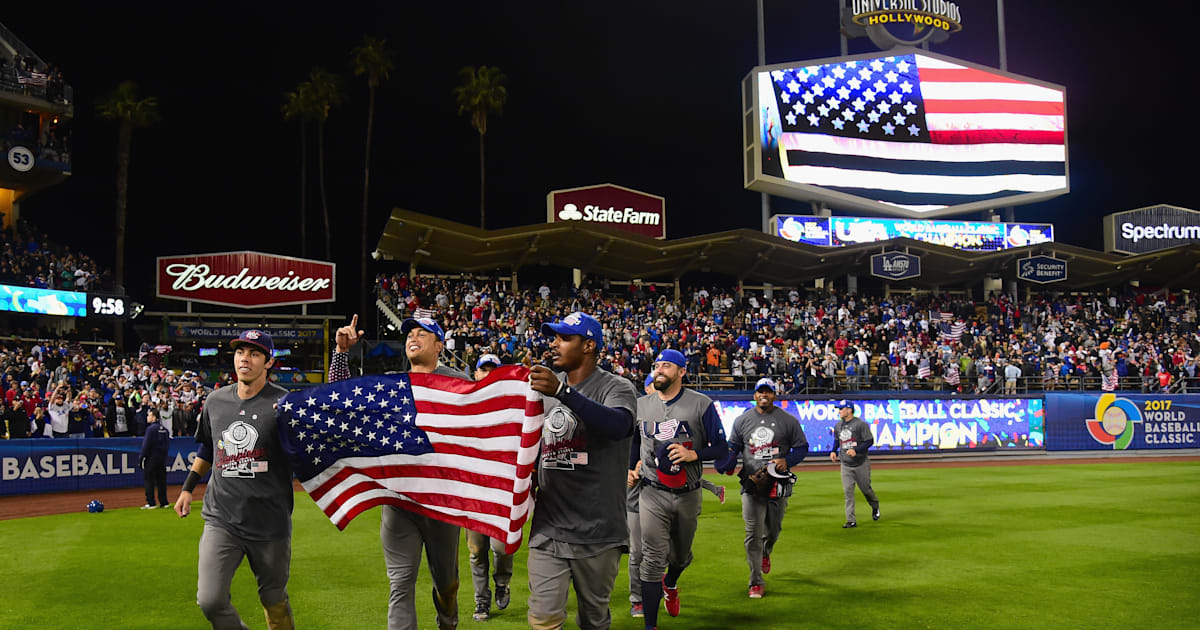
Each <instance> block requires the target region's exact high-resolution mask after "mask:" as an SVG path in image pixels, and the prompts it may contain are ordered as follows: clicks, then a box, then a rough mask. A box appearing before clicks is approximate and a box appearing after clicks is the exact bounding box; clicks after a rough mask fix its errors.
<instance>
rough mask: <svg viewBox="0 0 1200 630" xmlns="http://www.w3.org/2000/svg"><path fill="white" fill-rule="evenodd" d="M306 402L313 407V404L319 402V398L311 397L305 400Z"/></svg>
mask: <svg viewBox="0 0 1200 630" xmlns="http://www.w3.org/2000/svg"><path fill="white" fill-rule="evenodd" d="M304 403H305V404H307V405H308V406H309V407H312V406H313V405H315V404H317V399H316V398H309V399H308V400H306V401H304Z"/></svg>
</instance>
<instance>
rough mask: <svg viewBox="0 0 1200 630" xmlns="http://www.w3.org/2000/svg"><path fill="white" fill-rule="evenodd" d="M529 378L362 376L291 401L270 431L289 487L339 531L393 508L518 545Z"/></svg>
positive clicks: (534, 414)
mask: <svg viewBox="0 0 1200 630" xmlns="http://www.w3.org/2000/svg"><path fill="white" fill-rule="evenodd" d="M528 378H529V370H528V368H525V367H523V366H519V365H513V366H504V367H501V368H497V369H496V370H494V371H493V372H492V373H491V374H490V375H489V376H488V378H486V379H484V380H482V381H479V382H478V383H476V382H472V381H466V380H462V379H458V378H453V377H449V376H442V375H439V374H413V373H408V374H385V375H379V376H364V377H361V378H354V379H349V380H345V381H340V382H337V383H332V384H329V385H321V386H317V387H312V388H308V389H304V390H299V391H295V392H292V393H290V394H288V395H287V396H285V397H284V398H282V399H281V400H280V401H279V420H278V422H279V433H280V436H281V441H282V442H283V446H284V450H285V451H287V453H288V456H289V458H290V459H291V461H292V466H293V469H294V471H295V474H296V477H297V478H298V479H299V480H300V483H301V485H303V486H304V489H305V490H306V491H307V492H308V494H309V496H311V497H312V499H313V500H314V501H316V502H317V505H318V506H319V507H320V508H321V510H322V511H324V512H325V515H326V516H328V517H329V520H330V521H332V522H333V524H334V525H336V526H337V527H338V529H345V527H346V525H348V524H349V523H350V521H351V520H353V519H354V517H355V516H358V515H359V514H361V513H362V512H363V511H365V510H367V509H370V508H372V507H375V506H377V505H383V504H388V505H395V506H398V507H401V508H403V509H406V510H410V511H413V512H416V513H418V514H423V515H426V516H429V517H431V518H435V519H437V520H440V521H444V522H447V523H451V524H454V525H460V526H462V527H466V528H468V529H472V530H475V531H477V532H480V533H483V534H486V535H488V536H491V537H492V538H496V539H498V540H502V541H504V542H505V548H506V550H507V552H508V553H511V552H513V551H515V550H516V549H517V548H518V547H520V545H521V531H522V529H521V528H522V526H523V525H524V524H525V520H526V519H527V517H528V516H529V510H530V507H531V506H532V498H531V497H530V493H529V489H530V475H531V473H532V471H533V464H534V460H535V459H536V457H537V451H538V443H539V441H540V439H541V435H542V420H543V417H544V416H543V407H542V397H541V394H538V393H536V392H534V391H532V390H531V389H530V388H529V384H528Z"/></svg>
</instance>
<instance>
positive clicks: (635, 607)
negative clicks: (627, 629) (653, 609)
mask: <svg viewBox="0 0 1200 630" xmlns="http://www.w3.org/2000/svg"><path fill="white" fill-rule="evenodd" d="M629 616H630V617H645V616H646V613H645V612H644V611H643V610H642V604H641V602H638V603H636V604H630V605H629Z"/></svg>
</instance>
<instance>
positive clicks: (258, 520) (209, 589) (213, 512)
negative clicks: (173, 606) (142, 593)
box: [175, 330, 294, 630]
mask: <svg viewBox="0 0 1200 630" xmlns="http://www.w3.org/2000/svg"><path fill="white" fill-rule="evenodd" d="M229 345H231V346H232V347H233V369H234V373H236V374H237V379H238V382H237V383H235V384H233V385H229V386H228V387H222V388H221V389H218V390H217V391H215V392H213V393H212V394H210V395H209V396H208V399H207V400H206V401H205V404H204V411H203V412H202V413H201V414H200V423H199V426H198V428H197V429H196V441H197V442H198V443H199V444H200V448H199V452H198V453H197V454H196V460H195V461H194V462H193V463H192V470H191V472H189V473H188V476H187V480H186V481H184V483H183V490H181V491H180V493H179V498H178V499H177V500H176V501H175V513H176V514H178V515H179V516H180V518H182V517H185V516H187V515H188V514H190V513H191V510H192V490H193V489H194V488H195V487H196V483H197V482H198V481H200V478H201V477H203V476H204V475H205V473H207V472H208V471H209V469H213V475H212V479H210V480H209V482H208V489H207V490H206V491H205V493H204V508H203V509H202V511H201V516H203V517H204V533H202V534H201V535H200V559H199V562H198V564H197V573H198V574H199V579H198V580H197V585H196V602H197V603H198V604H199V605H200V610H202V611H203V612H204V616H205V617H207V618H208V621H209V622H210V623H211V624H212V627H213V628H214V630H244V629H246V628H247V626H246V624H245V623H244V622H243V621H242V618H241V617H240V616H239V615H238V612H237V610H236V609H234V607H233V603H232V602H231V601H230V598H229V587H230V584H231V582H232V581H233V574H234V572H235V571H237V568H238V565H240V564H241V563H242V558H247V559H248V560H249V561H250V570H251V571H253V572H254V577H255V578H256V579H257V580H258V599H259V601H260V602H262V605H263V609H264V611H265V612H266V616H267V627H268V628H270V630H290V629H291V628H292V627H293V626H294V623H293V620H292V609H291V605H290V604H289V603H288V595H287V583H288V575H289V572H290V570H291V560H292V467H291V464H290V463H289V462H288V459H287V455H286V454H285V453H284V451H283V447H282V446H281V445H280V443H279V435H278V433H277V432H276V426H275V402H276V401H278V400H279V399H280V398H282V397H283V396H284V395H285V394H287V390H285V389H283V388H282V387H279V386H278V385H274V384H271V383H268V382H267V373H268V370H270V369H271V366H272V365H273V364H274V362H275V360H274V359H273V358H272V357H273V355H274V353H275V344H274V342H273V341H272V340H271V336H270V335H268V334H267V333H265V332H262V331H260V330H247V331H244V332H243V333H242V334H241V335H239V336H238V338H237V339H234V340H233V341H231V342H230V343H229ZM214 454H215V456H214Z"/></svg>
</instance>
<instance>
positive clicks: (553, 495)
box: [529, 368, 637, 557]
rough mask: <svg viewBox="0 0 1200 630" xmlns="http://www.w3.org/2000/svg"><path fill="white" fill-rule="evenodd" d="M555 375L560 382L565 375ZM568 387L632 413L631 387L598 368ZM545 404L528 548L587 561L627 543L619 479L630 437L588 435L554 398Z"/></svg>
mask: <svg viewBox="0 0 1200 630" xmlns="http://www.w3.org/2000/svg"><path fill="white" fill-rule="evenodd" d="M556 375H557V376H558V378H559V380H563V381H565V380H566V375H565V374H561V373H556ZM571 389H574V390H575V391H576V392H578V393H579V394H582V395H583V396H585V397H587V398H588V399H589V400H591V401H592V402H595V403H598V404H601V405H604V406H605V407H611V408H614V409H624V410H625V411H627V412H629V415H630V416H633V415H634V413H635V411H636V409H637V394H636V393H635V392H634V389H633V383H630V382H629V381H628V380H626V379H623V378H621V377H619V376H617V375H615V374H612V373H610V372H608V371H605V370H602V369H600V368H596V371H595V372H593V373H592V374H591V376H588V377H587V379H585V380H584V381H583V382H582V383H579V384H578V385H572V386H571ZM545 406H546V422H545V424H544V425H543V427H542V452H541V455H540V459H539V461H538V471H537V474H538V493H537V504H536V507H535V508H534V511H533V525H532V527H531V528H530V533H529V546H530V547H533V548H536V549H543V550H547V551H550V552H552V553H554V554H556V555H559V556H562V557H589V556H591V555H595V554H596V553H599V552H601V551H603V550H605V549H609V548H612V547H616V546H621V545H627V544H629V526H628V524H627V523H626V521H625V510H626V507H627V504H626V502H627V499H628V496H627V493H626V485H625V481H626V479H627V475H628V472H629V449H630V446H631V445H632V436H627V437H624V438H621V439H619V440H608V439H605V438H601V437H598V436H594V435H589V433H588V430H587V425H586V424H584V423H583V421H582V420H580V419H579V418H578V417H577V416H576V415H575V412H573V411H571V409H570V408H568V407H567V406H566V405H563V404H562V403H561V402H559V401H558V400H557V399H555V398H552V397H549V396H547V397H546V398H545ZM555 543H566V545H565V546H564V545H559V544H555ZM572 546H574V548H572Z"/></svg>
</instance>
